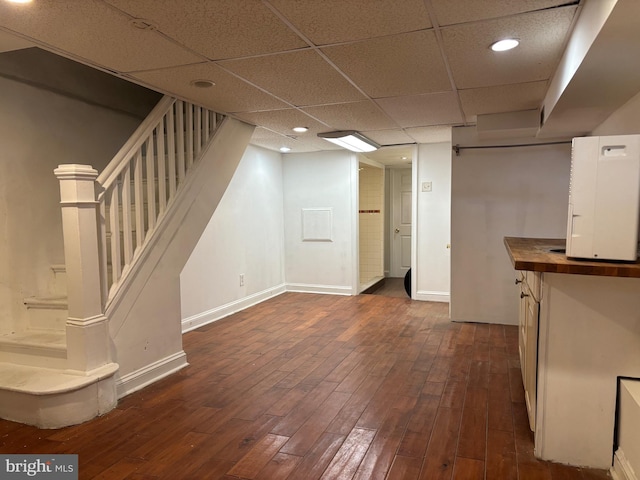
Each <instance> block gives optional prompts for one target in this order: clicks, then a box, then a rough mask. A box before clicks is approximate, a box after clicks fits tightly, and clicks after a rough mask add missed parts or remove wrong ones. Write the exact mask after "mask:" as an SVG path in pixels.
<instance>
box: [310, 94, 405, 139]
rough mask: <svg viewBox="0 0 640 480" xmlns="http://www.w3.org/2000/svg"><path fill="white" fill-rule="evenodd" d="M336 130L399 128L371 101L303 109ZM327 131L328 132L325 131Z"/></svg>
mask: <svg viewBox="0 0 640 480" xmlns="http://www.w3.org/2000/svg"><path fill="white" fill-rule="evenodd" d="M302 110H303V111H304V112H306V113H308V114H309V115H312V116H313V117H315V118H317V119H318V120H320V121H321V122H324V123H326V124H327V125H330V126H331V128H332V129H334V130H358V131H363V130H386V129H390V128H398V125H396V124H395V123H394V122H393V120H391V119H390V118H389V117H387V116H386V115H385V114H384V112H382V111H381V110H380V109H379V108H378V107H377V106H376V105H374V104H373V102H371V101H368V100H367V101H364V102H353V103H339V104H335V105H323V106H319V107H307V108H303V109H302ZM325 131H326V130H325Z"/></svg>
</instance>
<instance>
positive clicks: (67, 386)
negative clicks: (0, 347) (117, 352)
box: [0, 362, 118, 428]
mask: <svg viewBox="0 0 640 480" xmlns="http://www.w3.org/2000/svg"><path fill="white" fill-rule="evenodd" d="M117 370H118V365H117V364H115V363H109V364H107V365H104V366H102V367H99V368H97V369H95V370H93V371H91V372H88V373H86V374H79V373H78V372H72V371H62V370H55V369H51V368H42V367H31V366H25V365H16V364H13V363H6V362H0V417H1V418H5V419H7V420H13V421H16V422H21V423H27V424H29V425H35V426H37V427H40V428H60V427H64V426H67V425H75V424H78V423H81V422H84V421H86V420H90V419H91V418H94V417H96V416H98V415H101V414H103V413H106V412H108V411H109V410H111V409H113V407H114V406H115V404H116V401H117V400H116V395H115V392H116V390H115V383H114V379H113V375H114V373H115V372H117Z"/></svg>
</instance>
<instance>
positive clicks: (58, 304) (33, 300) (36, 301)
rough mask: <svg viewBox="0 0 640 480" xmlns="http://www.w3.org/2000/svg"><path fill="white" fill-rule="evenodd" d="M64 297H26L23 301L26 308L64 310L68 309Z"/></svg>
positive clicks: (65, 297) (66, 299) (66, 300)
mask: <svg viewBox="0 0 640 480" xmlns="http://www.w3.org/2000/svg"><path fill="white" fill-rule="evenodd" d="M68 302H69V300H68V298H67V296H66V295H48V296H42V297H28V298H25V299H24V304H25V305H26V306H27V308H53V309H58V310H66V309H67V308H68V307H69V303H68Z"/></svg>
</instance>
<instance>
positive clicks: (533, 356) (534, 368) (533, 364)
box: [524, 296, 540, 431]
mask: <svg viewBox="0 0 640 480" xmlns="http://www.w3.org/2000/svg"><path fill="white" fill-rule="evenodd" d="M524 298H525V300H526V302H525V303H526V306H525V330H526V336H525V370H524V398H525V401H526V402H527V412H528V414H529V427H530V428H531V430H532V431H535V429H536V393H537V391H536V389H537V378H538V314H539V312H540V304H539V303H538V302H536V300H535V299H534V298H533V297H532V296H528V297H524Z"/></svg>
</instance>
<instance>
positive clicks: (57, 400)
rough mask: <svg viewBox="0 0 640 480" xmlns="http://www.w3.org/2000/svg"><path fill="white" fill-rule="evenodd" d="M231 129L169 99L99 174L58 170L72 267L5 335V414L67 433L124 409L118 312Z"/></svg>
mask: <svg viewBox="0 0 640 480" xmlns="http://www.w3.org/2000/svg"><path fill="white" fill-rule="evenodd" d="M222 123H223V117H222V115H220V114H217V113H215V112H212V111H209V110H206V109H204V108H201V107H198V106H195V105H192V104H189V103H186V102H182V101H178V100H175V99H173V98H170V97H164V98H163V99H162V100H161V101H160V102H159V103H158V105H157V106H156V107H155V108H154V110H153V111H152V112H151V113H150V114H149V116H148V117H147V119H145V120H144V121H143V122H142V124H141V125H140V126H139V128H138V129H137V130H136V132H135V133H134V134H133V136H132V137H131V138H130V139H129V140H128V141H127V143H126V144H125V145H124V146H123V148H122V149H121V150H120V152H119V153H118V154H117V155H116V156H115V157H114V159H113V160H112V161H111V162H110V164H109V165H108V166H107V168H106V169H105V170H104V171H103V172H102V173H101V174H100V175H98V173H97V172H96V171H95V170H93V169H92V168H91V167H90V166H86V165H61V166H60V167H59V168H58V169H56V172H55V173H56V176H57V177H58V179H59V180H60V191H61V199H62V201H61V205H62V210H63V215H62V218H63V233H64V245H65V259H66V265H53V266H52V267H51V272H50V277H51V279H50V282H49V289H48V291H47V292H44V294H43V295H42V296H41V297H33V298H26V299H25V300H24V304H25V308H26V310H27V314H28V315H27V317H26V318H27V321H26V322H24V324H23V325H22V326H21V328H20V329H16V331H14V332H11V333H8V334H5V335H0V417H2V418H5V419H9V420H14V421H18V422H22V423H27V424H32V425H36V426H38V427H41V428H58V427H62V426H66V425H71V424H76V423H80V422H83V421H86V420H88V419H91V418H93V417H95V416H97V415H101V414H103V413H105V412H107V411H109V410H110V409H112V408H113V407H114V406H115V404H116V402H117V393H116V385H115V382H116V380H115V374H116V373H117V372H118V368H119V365H118V364H117V363H115V362H114V361H113V357H114V356H116V357H117V353H118V352H117V351H114V342H113V339H112V338H111V334H110V332H109V324H108V322H109V312H110V309H113V305H112V304H113V302H114V301H115V300H118V299H119V300H122V298H123V297H124V296H125V295H126V290H127V285H128V282H130V281H131V279H132V278H134V277H135V274H136V271H137V270H139V269H140V268H141V267H142V266H143V265H144V259H145V257H146V256H148V250H149V249H150V248H152V247H153V244H154V242H155V241H156V240H157V238H156V237H158V236H159V235H160V234H161V233H162V232H161V231H162V225H163V222H164V220H165V217H166V216H167V215H168V214H169V213H170V212H171V210H172V208H173V206H174V203H175V202H176V201H177V200H179V198H180V195H182V194H183V191H184V190H185V183H187V180H188V178H189V176H190V174H191V173H192V170H194V167H195V166H196V165H197V164H198V161H199V160H200V158H201V156H202V154H203V153H204V152H205V151H206V150H207V148H208V146H209V144H210V143H211V141H212V139H213V138H214V135H215V134H216V132H217V131H218V129H219V127H220V126H221V125H222Z"/></svg>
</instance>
